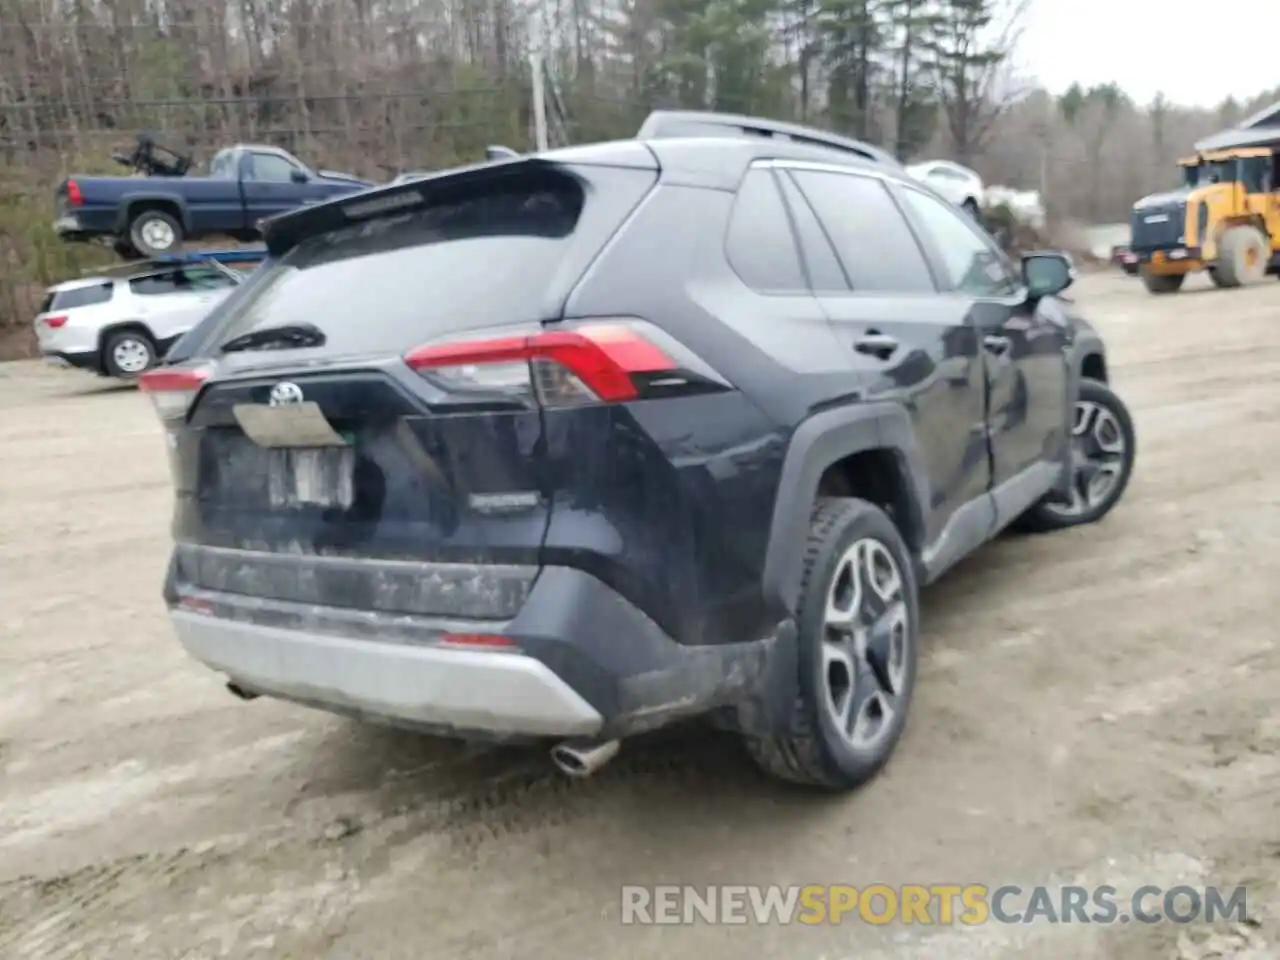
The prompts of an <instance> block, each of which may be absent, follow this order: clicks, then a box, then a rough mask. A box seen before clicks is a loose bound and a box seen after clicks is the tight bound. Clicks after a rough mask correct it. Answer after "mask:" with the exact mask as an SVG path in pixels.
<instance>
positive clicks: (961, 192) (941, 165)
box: [907, 160, 984, 220]
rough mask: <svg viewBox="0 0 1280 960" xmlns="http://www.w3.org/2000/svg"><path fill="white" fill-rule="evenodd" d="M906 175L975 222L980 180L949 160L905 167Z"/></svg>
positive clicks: (967, 169) (980, 211)
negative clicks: (945, 199)
mask: <svg viewBox="0 0 1280 960" xmlns="http://www.w3.org/2000/svg"><path fill="white" fill-rule="evenodd" d="M907 173H909V174H911V176H913V177H915V178H916V179H917V180H919V181H920V182H921V183H927V184H928V185H929V186H931V187H933V189H934V190H936V191H938V193H940V194H942V195H943V196H944V197H946V198H947V199H948V200H950V201H951V202H952V203H954V204H955V205H956V206H957V207H960V208H961V209H963V210H964V211H965V212H966V213H968V214H969V215H970V216H971V217H973V218H974V219H975V220H976V219H978V217H979V216H980V215H981V213H982V198H983V195H984V190H983V186H982V178H981V177H979V176H978V175H977V174H976V173H974V172H973V171H972V170H970V169H969V168H968V167H962V166H960V164H958V163H953V162H951V161H950V160H926V161H925V162H923V163H913V164H909V165H908V166H907Z"/></svg>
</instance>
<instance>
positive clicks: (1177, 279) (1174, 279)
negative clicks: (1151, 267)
mask: <svg viewBox="0 0 1280 960" xmlns="http://www.w3.org/2000/svg"><path fill="white" fill-rule="evenodd" d="M1186 279H1187V276H1186V274H1185V273H1172V274H1160V273H1148V272H1147V271H1146V270H1143V271H1142V285H1143V286H1144V287H1146V288H1147V292H1148V293H1177V292H1178V291H1179V290H1181V289H1182V282H1183V281H1184V280H1186Z"/></svg>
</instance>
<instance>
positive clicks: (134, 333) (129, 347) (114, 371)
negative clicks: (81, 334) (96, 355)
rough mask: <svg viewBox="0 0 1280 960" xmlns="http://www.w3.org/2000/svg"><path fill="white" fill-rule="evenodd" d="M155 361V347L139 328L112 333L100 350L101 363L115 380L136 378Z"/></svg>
mask: <svg viewBox="0 0 1280 960" xmlns="http://www.w3.org/2000/svg"><path fill="white" fill-rule="evenodd" d="M155 362H156V348H155V345H154V344H153V343H152V342H151V338H150V337H148V336H147V335H146V334H145V333H143V332H142V331H140V330H123V331H121V332H120V333H113V334H112V335H111V336H110V337H109V338H108V339H107V344H106V346H105V347H104V348H103V350H102V365H103V367H104V368H106V371H107V375H108V376H112V377H115V378H116V379H117V380H136V379H137V378H138V376H139V375H141V374H142V373H144V372H146V371H147V370H150V369H151V368H152V367H153V366H154V365H155Z"/></svg>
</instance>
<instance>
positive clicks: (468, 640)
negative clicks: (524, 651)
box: [440, 633, 516, 650]
mask: <svg viewBox="0 0 1280 960" xmlns="http://www.w3.org/2000/svg"><path fill="white" fill-rule="evenodd" d="M440 643H441V644H442V645H444V646H446V647H480V648H483V649H486V650H514V649H516V642H515V641H514V640H512V639H511V638H510V637H504V636H503V635H502V634H500V633H446V634H445V635H444V636H443V637H441V638H440Z"/></svg>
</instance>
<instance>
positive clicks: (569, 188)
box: [192, 168, 656, 357]
mask: <svg viewBox="0 0 1280 960" xmlns="http://www.w3.org/2000/svg"><path fill="white" fill-rule="evenodd" d="M588 175H589V176H590V177H591V178H592V183H593V187H594V188H595V189H593V190H592V197H591V199H590V200H588V197H587V191H586V190H585V189H584V186H583V184H582V183H581V182H580V181H579V180H578V179H577V178H576V177H575V176H571V175H568V174H566V173H564V172H562V171H561V170H559V169H545V168H541V169H540V168H535V169H533V170H527V171H523V172H521V173H520V174H511V175H508V176H507V177H505V178H503V179H495V180H493V181H487V182H482V183H480V184H471V185H465V184H463V185H459V186H458V187H457V188H456V190H455V191H454V192H453V193H452V194H450V195H448V196H447V198H443V199H442V200H440V201H439V202H437V203H435V204H433V205H431V206H428V207H425V208H417V209H413V210H410V211H407V212H404V213H401V214H396V215H392V216H386V217H382V218H379V219H377V220H372V221H368V222H365V223H360V224H356V225H353V226H349V227H342V228H339V229H336V230H333V231H330V232H328V233H324V234H320V235H318V236H314V237H310V238H308V239H306V240H304V241H303V242H302V243H300V244H299V245H298V246H297V247H295V248H294V249H293V250H291V251H289V253H287V254H286V255H285V256H284V257H282V258H281V259H280V260H278V261H276V262H274V263H272V264H271V265H270V266H267V267H265V268H264V270H265V272H264V273H263V274H261V275H260V276H259V277H257V278H256V279H255V281H254V282H253V283H252V285H251V286H249V287H248V288H247V289H245V290H244V291H242V294H243V295H242V296H239V297H236V298H234V299H233V301H231V302H230V303H229V305H228V308H227V309H226V311H225V312H224V313H223V314H222V315H221V316H220V318H219V322H218V324H217V327H216V329H214V330H213V331H212V332H211V334H209V335H208V341H210V342H212V343H213V344H222V343H225V342H226V341H227V340H229V339H231V338H232V337H237V336H240V335H242V334H244V333H248V332H250V331H253V330H258V329H262V328H266V327H276V326H282V325H288V324H304V323H305V324H311V325H314V326H316V327H318V328H319V329H320V330H321V331H322V332H323V333H324V335H325V338H326V339H325V343H324V345H323V346H321V347H309V348H300V349H302V350H305V355H306V356H308V357H314V356H317V355H328V356H332V355H362V354H387V353H400V352H403V351H405V350H408V349H411V348H413V347H416V346H419V345H420V344H422V343H424V342H427V341H430V340H433V339H437V338H440V337H443V336H450V335H454V334H458V333H461V332H464V331H468V330H473V329H476V330H478V329H482V328H484V327H494V326H505V325H508V324H520V323H528V322H531V321H541V320H544V319H548V318H549V317H548V314H549V313H550V314H552V315H555V316H558V312H559V309H560V306H561V303H562V302H563V298H564V297H566V296H567V295H568V293H569V292H570V290H571V289H572V287H573V285H574V284H575V283H576V282H577V280H578V278H579V277H581V275H582V273H583V271H584V270H585V269H586V266H587V265H588V264H589V263H590V261H591V259H592V258H593V257H594V255H595V254H596V253H597V252H598V251H599V249H600V247H601V246H603V244H604V243H605V242H606V241H607V240H608V239H609V238H610V237H611V236H612V235H613V234H614V232H615V231H616V230H617V228H618V226H619V224H620V223H621V222H622V220H623V218H624V217H625V216H626V214H627V213H629V212H630V211H631V210H632V209H633V208H634V207H635V205H636V204H637V203H638V202H639V201H640V199H641V198H642V197H643V196H644V194H645V193H646V192H648V190H649V188H650V187H651V186H652V184H653V182H654V180H655V179H656V173H655V172H654V171H651V170H630V169H607V168H595V169H594V170H593V171H591V172H590V173H589V174H588ZM203 339H204V338H203V337H202V340H203ZM192 349H193V350H195V351H203V350H206V349H208V345H207V344H206V343H202V344H201V345H194V344H193V347H192ZM275 353H276V355H278V351H275Z"/></svg>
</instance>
